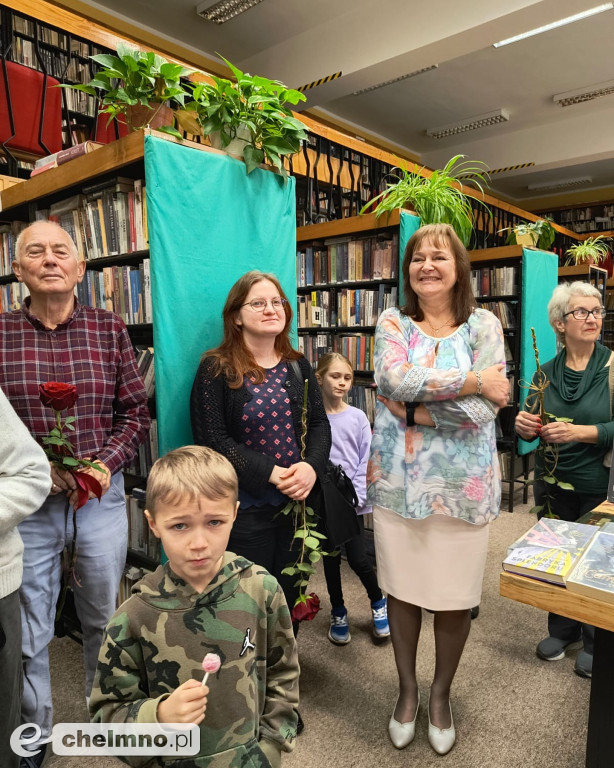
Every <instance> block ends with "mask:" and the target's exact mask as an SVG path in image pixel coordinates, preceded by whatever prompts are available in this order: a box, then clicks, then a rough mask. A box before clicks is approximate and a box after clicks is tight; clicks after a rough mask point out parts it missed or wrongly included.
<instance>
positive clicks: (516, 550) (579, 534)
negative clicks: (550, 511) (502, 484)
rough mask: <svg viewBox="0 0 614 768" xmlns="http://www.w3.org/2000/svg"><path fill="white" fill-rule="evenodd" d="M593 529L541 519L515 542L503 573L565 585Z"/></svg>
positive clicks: (586, 526)
mask: <svg viewBox="0 0 614 768" xmlns="http://www.w3.org/2000/svg"><path fill="white" fill-rule="evenodd" d="M595 531H596V528H595V526H592V525H584V524H582V523H568V522H567V521H565V520H558V519H555V518H549V517H544V518H542V519H541V520H538V521H537V523H535V525H534V526H533V527H532V528H530V529H529V530H528V531H527V532H526V533H525V534H524V535H523V536H521V537H520V538H519V539H518V540H517V541H515V542H514V543H513V544H512V545H511V546H510V547H509V548H508V552H507V557H506V558H505V560H504V561H503V570H504V571H509V572H511V573H518V574H520V575H521V576H529V577H530V578H534V579H540V580H541V581H547V582H550V583H552V584H564V582H565V577H566V576H567V575H568V574H569V573H570V571H571V569H572V568H573V566H574V565H575V563H576V562H577V561H578V558H579V557H580V555H581V554H582V552H583V550H584V548H585V547H586V545H587V544H588V542H589V541H590V540H591V538H592V537H593V536H594V535H595Z"/></svg>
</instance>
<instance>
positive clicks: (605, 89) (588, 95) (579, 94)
mask: <svg viewBox="0 0 614 768" xmlns="http://www.w3.org/2000/svg"><path fill="white" fill-rule="evenodd" d="M611 93H614V80H608V81H607V82H605V83H597V84H596V85H587V86H586V88H577V89H576V90H575V91H567V92H566V93H557V94H555V95H554V96H553V97H552V100H553V101H554V103H555V104H558V105H559V106H561V107H570V106H571V105H572V104H581V103H582V102H583V101H592V100H593V99H598V98H599V97H600V96H609V95H610V94H611Z"/></svg>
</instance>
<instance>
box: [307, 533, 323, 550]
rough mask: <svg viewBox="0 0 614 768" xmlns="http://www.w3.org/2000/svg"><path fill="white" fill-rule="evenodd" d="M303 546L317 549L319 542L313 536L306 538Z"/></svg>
mask: <svg viewBox="0 0 614 768" xmlns="http://www.w3.org/2000/svg"><path fill="white" fill-rule="evenodd" d="M305 546H306V547H309V549H317V548H318V547H319V546H320V542H319V541H318V539H316V537H315V536H307V538H306V539H305Z"/></svg>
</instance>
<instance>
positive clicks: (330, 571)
mask: <svg viewBox="0 0 614 768" xmlns="http://www.w3.org/2000/svg"><path fill="white" fill-rule="evenodd" d="M358 523H359V525H360V533H359V534H358V535H357V536H354V538H352V539H350V540H349V541H346V542H345V544H344V545H343V546H344V547H345V554H346V556H347V559H348V563H349V565H350V568H351V569H352V570H353V571H354V573H355V574H356V575H357V576H358V578H359V579H360V580H361V582H362V585H363V587H364V588H365V589H366V590H367V595H368V596H369V600H370V601H371V602H372V603H374V602H375V601H376V600H381V599H382V591H381V589H380V588H379V586H378V583H377V576H376V575H375V571H374V570H373V566H372V565H371V562H370V560H369V558H368V557H367V551H366V549H365V540H364V537H363V531H364V529H365V523H364V520H363V519H362V516H361V515H358ZM323 560H324V576H325V577H326V587H327V589H328V596H329V597H330V604H331V606H332V608H333V609H335V608H341V607H342V606H343V604H344V603H343V590H342V589H341V553H339V554H338V555H335V556H333V557H331V556H327V557H325V558H324V559H323Z"/></svg>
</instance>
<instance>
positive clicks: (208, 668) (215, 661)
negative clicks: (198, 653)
mask: <svg viewBox="0 0 614 768" xmlns="http://www.w3.org/2000/svg"><path fill="white" fill-rule="evenodd" d="M221 664H222V661H221V659H220V657H219V656H218V655H217V653H208V654H207V655H206V656H205V658H204V659H203V669H204V670H205V676H204V677H203V685H205V684H206V682H207V678H208V677H209V675H210V673H211V672H217V671H218V669H219V668H220V666H221Z"/></svg>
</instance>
